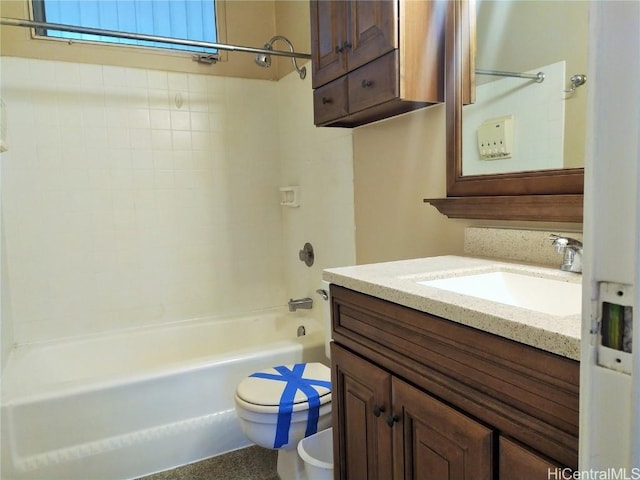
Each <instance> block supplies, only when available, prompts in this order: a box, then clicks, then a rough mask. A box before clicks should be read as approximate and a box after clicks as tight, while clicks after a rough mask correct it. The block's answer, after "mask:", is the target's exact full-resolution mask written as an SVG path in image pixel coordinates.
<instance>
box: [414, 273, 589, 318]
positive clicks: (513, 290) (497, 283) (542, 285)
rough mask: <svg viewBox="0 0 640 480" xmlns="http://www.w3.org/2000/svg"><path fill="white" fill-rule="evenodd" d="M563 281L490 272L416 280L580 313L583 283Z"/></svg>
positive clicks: (509, 302)
mask: <svg viewBox="0 0 640 480" xmlns="http://www.w3.org/2000/svg"><path fill="white" fill-rule="evenodd" d="M566 280H567V279H566V278H549V277H540V276H535V275H532V274H528V273H526V272H522V273H521V272H514V271H492V272H482V273H474V274H469V275H463V276H452V277H447V278H440V279H436V280H423V281H419V282H418V283H419V284H421V285H426V286H429V287H435V288H439V289H442V290H448V291H450V292H455V293H460V294H463V295H469V296H471V297H476V298H482V299H484V300H489V301H492V302H498V303H503V304H506V305H513V306H515V307H520V308H526V309H528V310H533V311H536V312H542V313H546V314H549V315H558V316H566V315H575V314H579V313H580V312H581V310H582V305H581V304H582V285H581V283H579V282H578V283H576V282H572V281H566Z"/></svg>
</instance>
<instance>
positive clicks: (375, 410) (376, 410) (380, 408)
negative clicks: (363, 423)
mask: <svg viewBox="0 0 640 480" xmlns="http://www.w3.org/2000/svg"><path fill="white" fill-rule="evenodd" d="M382 412H384V405H382V406H380V405H374V406H373V415H374V416H376V417H379V416H380V414H381V413H382Z"/></svg>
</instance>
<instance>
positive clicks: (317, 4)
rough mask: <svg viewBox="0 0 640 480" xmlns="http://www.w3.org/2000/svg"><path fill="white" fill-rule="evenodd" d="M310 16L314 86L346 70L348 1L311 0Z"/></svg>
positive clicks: (328, 80) (326, 81)
mask: <svg viewBox="0 0 640 480" xmlns="http://www.w3.org/2000/svg"><path fill="white" fill-rule="evenodd" d="M310 8H311V10H310V17H311V52H312V53H313V57H312V59H311V62H312V63H311V68H312V69H313V79H312V83H313V88H317V87H319V86H321V85H324V84H325V83H328V82H330V81H331V80H334V79H336V78H338V77H340V76H341V75H344V74H345V73H347V56H346V55H345V53H344V45H345V43H347V2H345V1H334V0H312V1H311V3H310Z"/></svg>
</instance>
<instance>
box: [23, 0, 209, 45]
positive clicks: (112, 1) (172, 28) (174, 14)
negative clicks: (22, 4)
mask: <svg viewBox="0 0 640 480" xmlns="http://www.w3.org/2000/svg"><path fill="white" fill-rule="evenodd" d="M32 4H33V11H34V12H33V13H34V19H35V20H36V21H40V22H49V23H61V24H67V25H76V26H82V27H90V28H100V29H104V30H116V31H121V32H128V33H140V34H146V35H157V36H162V37H172V38H179V39H187V40H198V41H205V42H212V43H216V42H217V32H216V15H215V5H214V0H32ZM37 34H38V35H42V36H48V37H56V38H68V39H72V40H84V41H91V42H103V43H119V44H125V45H137V46H144V47H157V48H167V49H174V50H176V49H177V50H188V51H195V52H204V53H215V49H211V48H202V47H191V46H187V45H174V44H170V43H161V42H149V41H144V40H131V39H122V38H114V37H106V36H98V35H89V34H84V33H71V32H62V31H56V30H51V29H38V31H37Z"/></svg>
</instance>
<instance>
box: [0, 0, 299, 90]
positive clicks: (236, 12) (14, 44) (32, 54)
mask: <svg viewBox="0 0 640 480" xmlns="http://www.w3.org/2000/svg"><path fill="white" fill-rule="evenodd" d="M223 6H224V8H223V10H224V17H225V25H224V29H223V30H224V32H226V33H224V32H223V34H222V35H223V37H226V39H225V38H221V39H220V43H228V44H233V45H243V46H249V47H258V48H261V47H262V46H263V45H264V44H265V42H267V41H268V40H269V39H270V38H271V37H272V36H273V35H275V34H279V35H284V36H286V37H288V38H289V39H290V40H291V41H292V42H293V45H294V47H295V49H296V51H299V52H305V53H308V52H309V43H310V40H309V7H308V2H306V1H295V0H291V1H283V0H278V1H277V2H274V1H272V0H269V1H263V0H226V1H225V2H224V4H223ZM0 14H1V15H2V16H4V17H14V18H30V13H29V6H28V2H27V1H26V0H2V1H0ZM0 45H1V47H0V48H1V53H2V55H4V56H13V57H25V58H41V59H48V60H60V61H69V62H79V63H93V64H99V65H117V66H124V67H138V68H148V69H157V70H164V71H174V72H187V73H199V74H205V75H223V76H231V77H243V78H256V79H266V80H274V79H277V78H281V77H283V76H284V75H286V74H287V73H289V72H290V71H291V61H290V60H289V59H278V60H277V61H274V65H273V66H272V67H271V68H270V69H265V68H259V67H257V66H256V65H255V64H254V63H253V55H252V54H249V53H241V52H228V53H226V54H223V59H224V61H221V62H218V63H217V64H216V65H202V64H199V63H197V62H194V61H193V60H191V58H190V56H189V55H188V54H184V53H168V52H162V51H160V52H158V51H156V50H155V49H133V48H127V49H123V48H122V47H117V46H109V45H100V46H99V47H96V46H94V45H91V44H88V43H72V44H69V43H67V42H66V41H61V40H51V39H33V38H31V31H30V29H26V28H21V27H7V26H2V27H0ZM274 48H276V49H282V50H288V48H287V47H286V45H285V44H284V43H280V42H278V43H276V45H274Z"/></svg>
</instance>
